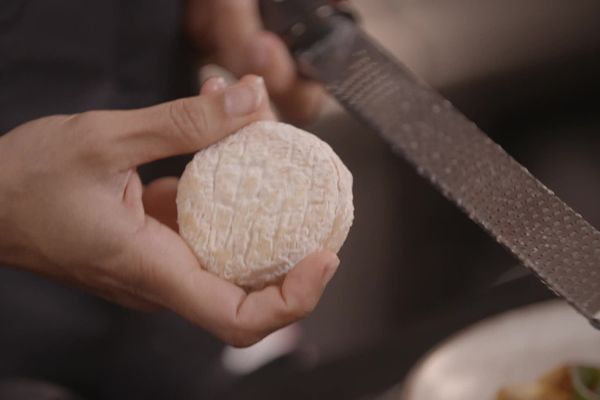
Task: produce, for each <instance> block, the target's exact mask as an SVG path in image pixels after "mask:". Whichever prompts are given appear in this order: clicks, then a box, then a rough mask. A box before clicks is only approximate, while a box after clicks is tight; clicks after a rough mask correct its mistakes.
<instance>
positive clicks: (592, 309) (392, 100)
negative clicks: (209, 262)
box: [295, 17, 600, 329]
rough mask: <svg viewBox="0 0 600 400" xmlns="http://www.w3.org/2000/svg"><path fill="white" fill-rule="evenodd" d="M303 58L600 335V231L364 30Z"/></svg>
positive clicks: (342, 21)
mask: <svg viewBox="0 0 600 400" xmlns="http://www.w3.org/2000/svg"><path fill="white" fill-rule="evenodd" d="M332 22H333V26H334V29H332V30H331V32H330V33H329V34H328V35H327V36H325V37H324V38H322V39H321V40H319V41H317V42H316V43H314V44H313V45H312V46H310V47H309V48H307V49H304V50H301V51H297V52H296V53H295V55H296V58H297V61H298V63H299V66H300V69H301V71H302V72H303V73H304V74H305V75H307V76H308V77H311V78H313V79H316V80H318V81H321V82H322V83H324V84H325V86H326V87H327V89H328V90H329V92H330V93H331V94H332V95H333V96H334V97H335V98H336V99H337V100H338V101H339V102H340V103H341V104H342V106H344V108H345V109H346V110H347V111H349V112H350V113H351V114H352V115H354V116H355V117H356V118H358V119H359V120H361V121H362V122H364V123H365V124H366V125H367V126H368V127H370V128H371V129H372V130H374V131H375V132H377V133H378V134H379V135H381V137H382V138H383V139H385V140H386V141H387V142H389V144H390V145H391V146H392V147H393V149H394V151H395V152H396V153H398V154H400V155H402V156H403V157H404V158H405V159H407V160H408V161H409V162H410V163H412V164H413V165H414V166H415V167H416V168H417V169H418V171H419V173H420V174H421V175H422V176H424V177H425V178H427V179H429V181H431V182H432V183H433V185H434V186H436V187H437V188H438V189H439V190H440V191H441V192H442V193H443V194H444V195H445V196H446V197H447V198H448V199H449V200H451V201H452V202H454V203H455V204H456V205H457V206H458V207H460V208H461V209H463V210H464V211H465V212H466V213H467V215H468V216H469V218H471V219H472V220H473V221H475V222H476V223H477V224H479V225H480V226H482V227H483V228H484V229H485V230H486V231H487V232H488V233H489V234H490V235H491V236H493V237H494V238H495V239H496V240H497V241H498V242H499V243H500V244H502V245H504V246H505V247H506V248H507V249H508V250H510V251H511V252H512V253H513V254H514V255H515V256H516V257H517V258H518V259H519V260H520V261H521V262H522V263H523V264H524V265H525V266H527V267H529V268H531V269H532V270H533V271H534V272H535V273H536V274H537V276H538V277H539V278H540V279H541V280H542V281H543V282H544V283H545V284H546V285H547V286H548V287H549V288H551V289H552V290H553V291H554V292H555V293H557V294H558V295H559V296H561V297H563V298H564V299H565V300H567V301H568V302H569V303H570V304H571V305H572V306H573V307H574V308H575V309H576V310H577V311H579V312H580V313H581V314H582V315H584V316H585V317H586V318H587V319H588V320H589V321H590V322H591V323H592V325H594V326H595V327H596V328H598V329H600V232H599V231H598V230H596V229H595V228H594V227H593V226H592V225H590V224H589V223H588V222H587V221H585V219H583V217H582V216H581V215H579V214H577V213H576V212H575V211H573V210H572V209H571V208H570V207H569V206H567V205H566V204H565V203H564V202H563V201H562V200H560V199H559V198H558V197H557V196H556V195H555V194H554V193H553V192H552V191H550V190H549V189H548V188H546V187H545V186H544V185H543V184H542V183H541V182H540V181H538V180H537V179H536V178H535V177H534V176H532V175H531V174H530V173H529V172H528V171H527V170H526V169H525V168H524V167H523V166H522V165H520V164H519V163H518V162H517V161H515V160H514V159H513V158H512V157H511V156H510V155H508V154H507V153H506V152H505V151H504V150H503V149H502V148H501V147H500V146H499V145H497V144H496V143H494V142H493V141H492V140H491V139H490V138H489V137H488V136H487V135H486V134H484V133H483V132H482V131H481V130H480V129H479V128H478V127H477V126H476V125H475V124H474V123H473V122H471V121H469V120H468V119H467V118H466V117H465V116H464V115H462V114H461V113H460V112H459V111H458V110H456V109H455V108H454V107H453V106H452V104H451V103H450V102H449V101H448V100H446V99H444V98H443V97H442V96H441V95H439V94H438V93H436V92H435V91H433V90H432V89H430V88H429V87H427V86H426V85H424V84H422V83H419V82H418V80H417V79H415V78H414V77H413V75H412V74H411V73H410V72H409V71H408V69H407V68H406V67H404V66H403V65H402V64H401V63H400V62H399V61H397V60H395V59H394V58H393V57H392V56H391V55H389V54H388V53H386V52H385V51H384V50H383V49H382V48H380V47H379V46H378V45H377V44H376V42H375V41H374V40H373V39H371V38H370V37H368V35H367V34H366V33H364V32H363V31H362V30H361V29H360V28H359V27H358V26H356V24H354V23H353V22H351V21H350V20H348V19H346V18H343V17H335V18H334V20H333V21H332Z"/></svg>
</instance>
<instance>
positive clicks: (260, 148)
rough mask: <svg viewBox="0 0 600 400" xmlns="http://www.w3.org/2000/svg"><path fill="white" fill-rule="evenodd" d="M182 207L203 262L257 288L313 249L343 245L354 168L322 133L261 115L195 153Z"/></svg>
mask: <svg viewBox="0 0 600 400" xmlns="http://www.w3.org/2000/svg"><path fill="white" fill-rule="evenodd" d="M177 212H178V223H179V231H180V234H181V236H182V237H183V238H184V239H185V240H186V241H187V243H188V244H189V245H190V247H191V248H192V250H193V251H194V252H195V254H196V256H197V257H198V259H199V261H200V264H201V265H202V267H203V268H205V269H206V270H208V271H210V272H212V273H214V274H216V275H218V276H220V277H221V278H224V279H226V280H228V281H231V282H233V283H235V284H236V285H238V286H241V287H244V288H246V289H250V290H257V289H261V288H263V287H265V286H267V285H269V284H272V283H276V282H278V281H280V280H281V279H282V278H283V277H284V276H285V274H287V273H288V272H289V271H290V270H291V269H292V268H293V266H294V265H295V264H296V263H298V262H299V261H300V260H302V259H303V258H304V257H306V256H307V255H309V254H310V253H313V252H315V251H320V250H330V251H332V252H336V253H337V252H338V251H339V249H340V248H341V247H342V244H343V243H344V241H345V240H346V237H347V235H348V231H349V230H350V226H351V225H352V221H353V218H354V206H353V203H352V175H351V174H350V172H349V171H348V169H347V168H346V166H345V165H344V164H343V163H342V161H341V160H340V159H339V157H338V156H337V155H336V154H335V153H334V151H333V150H332V149H331V147H329V145H327V144H326V143H325V142H323V141H322V140H320V139H319V138H317V137H316V136H314V135H312V134H310V133H308V132H305V131H302V130H300V129H298V128H295V127H293V126H291V125H286V124H283V123H279V122H272V121H261V122H255V123H253V124H251V125H249V126H247V127H245V128H243V129H241V130H240V131H238V132H237V133H235V134H233V135H231V136H229V137H227V138H225V139H223V140H222V141H220V142H218V143H216V144H215V145H213V146H210V147H209V148H206V149H204V150H202V151H200V152H199V153H198V154H196V156H195V157H194V159H193V160H192V161H191V162H190V163H189V164H188V166H187V167H186V170H185V172H184V174H183V176H182V177H181V180H180V183H179V188H178V192H177Z"/></svg>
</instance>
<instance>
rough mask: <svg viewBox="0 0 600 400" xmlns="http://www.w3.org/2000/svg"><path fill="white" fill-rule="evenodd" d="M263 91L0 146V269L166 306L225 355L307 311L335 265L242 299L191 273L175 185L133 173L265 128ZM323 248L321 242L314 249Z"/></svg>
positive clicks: (19, 135) (44, 129)
mask: <svg viewBox="0 0 600 400" xmlns="http://www.w3.org/2000/svg"><path fill="white" fill-rule="evenodd" d="M270 118H272V113H271V110H270V108H269V102H268V96H267V93H266V91H265V89H264V85H263V83H262V80H260V79H259V78H257V77H252V76H249V77H245V78H244V79H242V81H240V82H239V83H238V84H236V85H233V86H231V87H227V88H225V87H224V85H223V84H222V83H221V82H220V81H218V80H212V81H209V82H208V83H207V84H206V85H205V87H204V88H203V93H202V94H201V95H200V96H198V97H194V98H188V99H182V100H177V101H174V102H171V103H166V104H161V105H158V106H154V107H150V108H145V109H140V110H133V111H94V112H88V113H83V114H78V115H73V116H53V117H47V118H42V119H39V120H36V121H32V122H30V123H27V124H24V125H22V126H20V127H17V128H16V129H14V130H13V131H11V132H9V133H8V134H6V135H5V136H3V137H2V138H0V160H1V164H2V168H1V169H0V232H1V236H0V261H1V262H2V263H4V264H9V265H14V266H18V267H22V268H25V269H29V270H31V271H34V272H37V273H41V274H44V275H47V276H51V277H54V278H57V279H60V280H62V281H66V282H68V283H71V284H76V285H79V286H82V287H84V288H87V289H89V290H91V291H92V292H95V293H97V294H99V295H101V296H103V297H105V298H108V299H110V300H113V301H115V302H118V303H121V304H124V305H128V306H133V307H156V306H158V307H165V308H168V309H171V310H173V311H175V312H176V313H178V314H180V315H182V316H184V317H186V318H188V319H189V320H191V321H192V322H194V323H196V324H198V325H200V326H201V327H203V328H205V329H206V330H208V331H210V332H212V333H213V334H215V335H216V336H217V337H219V338H220V339H222V340H224V341H225V342H227V343H230V344H233V345H236V346H246V345H250V344H252V343H254V342H256V341H258V340H260V339H261V338H262V337H264V336H266V335H267V334H268V333H270V332H272V331H274V330H276V329H278V328H280V327H282V326H285V325H287V324H289V323H292V322H294V321H296V320H298V319H300V318H302V317H304V316H305V315H306V314H307V313H309V312H311V311H312V310H313V308H314V307H315V306H316V304H317V303H318V301H319V298H320V296H321V294H322V292H323V290H324V288H325V286H326V285H327V283H328V281H329V280H330V279H331V277H332V276H333V274H334V273H335V270H336V268H337V266H338V264H339V260H338V259H337V257H336V256H335V254H333V253H332V252H329V251H317V252H314V253H312V254H310V255H308V256H307V257H305V258H304V259H303V260H301V261H300V262H299V263H298V264H297V265H296V266H295V267H294V268H293V269H292V270H291V272H289V273H288V274H287V276H286V277H285V280H283V282H282V283H280V285H277V286H268V287H266V288H264V289H262V290H259V291H255V292H252V293H250V294H248V293H247V292H246V291H244V290H243V289H241V288H240V287H238V286H236V285H234V284H232V283H230V282H227V281H226V280H224V279H221V278H219V277H218V276H216V275H215V274H213V273H210V272H207V271H205V270H204V269H203V268H201V266H200V263H199V261H198V258H197V257H196V255H195V254H194V253H193V251H192V250H191V248H190V246H189V245H188V244H187V243H186V242H185V241H184V240H183V239H182V237H181V236H179V234H178V233H177V232H176V231H175V230H173V229H171V228H169V226H171V227H175V222H174V215H175V195H176V189H177V188H176V186H177V182H176V180H174V179H163V180H160V181H157V182H155V183H153V184H151V185H149V186H148V187H147V188H144V187H143V185H142V184H141V181H140V179H139V176H138V175H137V173H136V171H135V170H136V167H137V166H139V165H141V164H144V163H146V162H149V161H153V160H156V159H160V158H164V157H168V156H172V155H176V154H183V153H191V152H196V151H199V150H201V149H204V148H207V147H208V146H211V145H213V144H215V143H216V142H218V141H220V140H221V139H223V138H224V137H226V136H228V135H229V134H231V133H234V132H236V131H238V130H239V129H240V128H242V127H244V126H247V125H249V124H251V123H252V122H255V121H258V120H263V119H270ZM323 245H324V247H323V248H326V247H325V243H323Z"/></svg>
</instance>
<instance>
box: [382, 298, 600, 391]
mask: <svg viewBox="0 0 600 400" xmlns="http://www.w3.org/2000/svg"><path fill="white" fill-rule="evenodd" d="M566 363H584V364H586V363H587V364H589V365H600V332H599V331H597V330H595V329H594V328H592V327H591V326H590V325H589V324H588V322H587V321H586V320H585V319H584V318H582V317H581V316H579V315H578V314H576V313H575V311H573V309H571V308H570V307H569V306H567V305H566V304H564V303H562V302H559V301H551V302H545V303H540V304H535V305H531V306H527V307H524V308H519V309H517V310H514V311H510V312H507V313H504V314H500V315H498V316H496V317H492V318H489V319H487V320H484V321H482V322H480V323H477V324H475V325H473V326H472V327H470V328H468V329H466V330H464V331H462V332H460V333H459V334H457V335H455V336H454V337H452V338H450V339H449V340H447V341H446V342H444V343H442V344H441V345H440V346H439V347H437V348H436V349H434V350H433V351H432V352H431V353H430V354H429V355H428V356H427V357H425V358H424V360H423V361H422V362H421V363H419V365H418V366H417V367H416V369H414V371H413V372H412V373H411V374H410V376H409V378H408V379H407V381H406V384H405V385H404V388H403V389H402V390H400V392H395V395H392V396H389V398H395V399H403V400H493V399H495V395H496V393H497V391H498V389H500V388H501V387H503V386H506V385H510V384H515V383H520V382H527V381H532V380H535V379H536V378H538V377H539V376H540V375H543V374H544V373H545V372H547V371H548V370H550V369H552V368H554V367H557V366H560V365H563V364H566ZM386 398H388V396H386Z"/></svg>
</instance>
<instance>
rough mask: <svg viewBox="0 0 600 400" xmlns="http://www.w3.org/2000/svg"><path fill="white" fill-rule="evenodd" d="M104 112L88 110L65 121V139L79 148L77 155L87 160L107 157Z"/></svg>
mask: <svg viewBox="0 0 600 400" xmlns="http://www.w3.org/2000/svg"><path fill="white" fill-rule="evenodd" d="M102 114H103V112H101V111H87V112H84V113H80V114H74V115H72V116H70V117H68V118H66V119H65V120H64V121H63V127H64V134H65V135H66V137H65V140H66V141H67V142H68V143H69V144H71V145H72V146H74V147H75V148H76V149H77V155H78V156H79V158H82V159H84V160H87V161H98V160H101V159H104V158H106V155H107V154H108V153H109V152H107V151H106V147H107V144H106V133H105V132H104V131H103V129H104V125H105V124H103V123H102V122H101V121H102V117H103V115H102Z"/></svg>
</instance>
